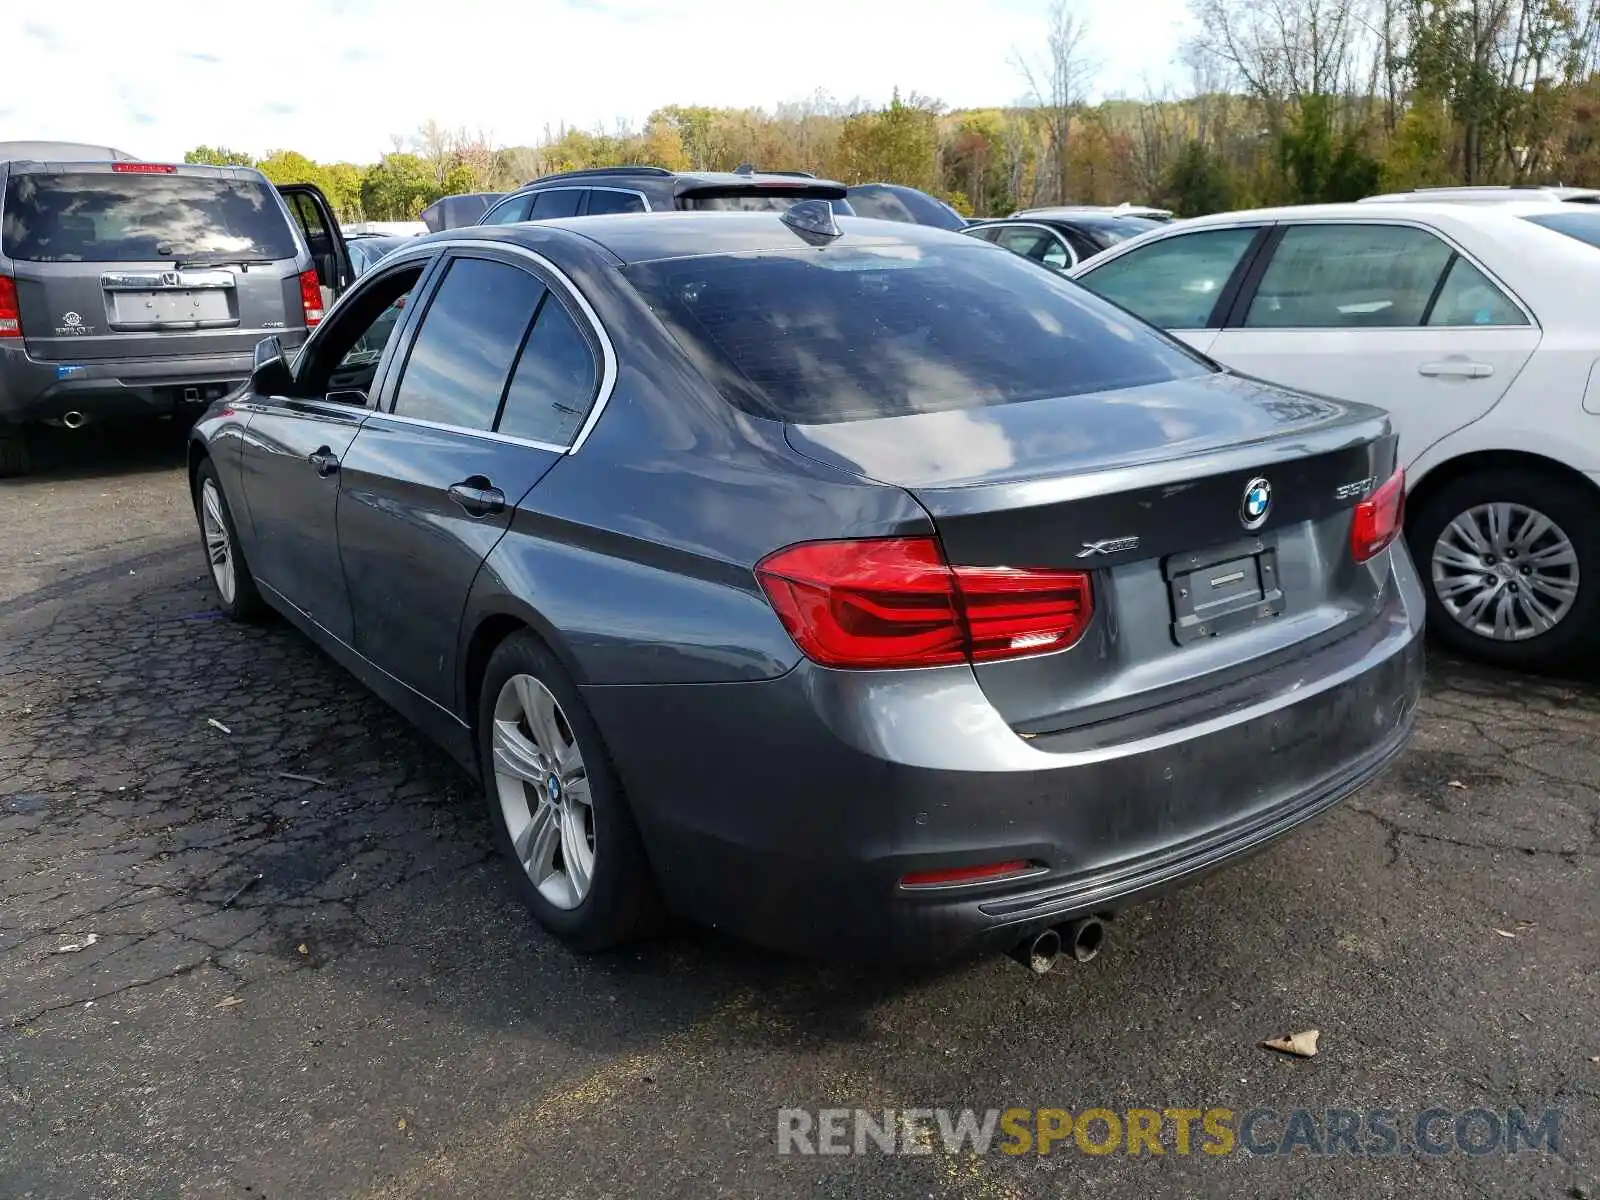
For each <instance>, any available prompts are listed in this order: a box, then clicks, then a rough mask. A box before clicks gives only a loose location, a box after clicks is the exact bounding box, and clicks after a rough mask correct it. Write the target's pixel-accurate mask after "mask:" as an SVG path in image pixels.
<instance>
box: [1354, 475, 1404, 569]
mask: <svg viewBox="0 0 1600 1200" xmlns="http://www.w3.org/2000/svg"><path fill="white" fill-rule="evenodd" d="M1405 515H1406V473H1405V469H1404V468H1403V467H1402V468H1396V470H1395V473H1394V474H1393V475H1391V476H1389V480H1388V482H1387V483H1385V484H1384V485H1383V486H1382V487H1380V488H1379V489H1378V490H1377V491H1375V492H1373V493H1372V495H1370V496H1368V497H1367V498H1366V499H1365V500H1363V501H1362V502H1361V503H1360V504H1358V505H1356V510H1355V516H1354V518H1353V519H1352V520H1351V522H1350V553H1351V555H1352V556H1353V557H1354V558H1355V560H1356V561H1357V562H1358V563H1363V562H1366V561H1367V560H1368V559H1369V558H1373V557H1375V556H1376V555H1378V554H1381V553H1382V552H1383V550H1384V548H1385V547H1386V546H1388V544H1389V543H1390V542H1392V541H1394V539H1395V538H1396V537H1398V536H1399V534H1400V527H1401V526H1402V525H1403V524H1404V523H1405Z"/></svg>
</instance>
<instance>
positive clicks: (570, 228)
mask: <svg viewBox="0 0 1600 1200" xmlns="http://www.w3.org/2000/svg"><path fill="white" fill-rule="evenodd" d="M782 218H783V214H782V213H773V212H705V211H700V212H652V213H616V214H611V213H608V214H606V215H603V216H592V217H555V218H551V219H548V220H543V221H529V222H524V223H521V224H512V225H494V226H472V227H468V228H463V229H452V230H447V231H445V232H443V233H436V234H430V235H429V236H427V237H423V238H416V239H414V241H415V243H416V244H419V245H420V244H427V243H430V242H451V241H460V240H482V239H483V238H484V237H485V236H492V237H493V240H497V241H498V240H505V241H511V242H515V243H517V244H519V245H523V246H526V247H527V248H529V249H534V250H538V249H541V248H542V247H545V246H548V245H549V241H550V239H549V232H550V231H552V230H559V231H561V232H563V233H567V234H571V235H574V236H577V237H581V238H583V239H584V240H585V241H588V242H592V243H594V244H595V245H598V246H600V247H601V248H602V249H604V250H606V251H608V252H609V253H610V254H611V255H612V256H613V257H615V258H617V259H620V260H621V261H622V262H623V263H624V264H633V263H641V262H655V261H659V260H661V259H669V258H694V257H699V256H704V255H724V254H751V253H758V252H760V251H764V250H803V249H805V247H806V246H807V244H808V243H807V242H806V241H805V239H804V238H802V237H801V236H800V234H798V233H797V232H796V231H795V230H793V229H791V228H790V227H789V226H788V225H786V224H784V222H783V219H782ZM836 220H837V222H838V226H839V229H840V230H841V231H842V234H843V236H842V238H841V239H840V244H843V245H846V246H913V245H921V244H924V243H927V242H943V243H945V244H950V243H951V242H954V243H955V244H957V245H971V244H972V239H970V238H967V237H964V236H963V235H961V234H959V233H955V232H952V231H950V230H945V229H936V228H934V227H933V226H931V225H914V224H912V223H910V222H908V221H875V220H871V219H869V218H867V217H837V218H836ZM491 231H493V232H492V234H491Z"/></svg>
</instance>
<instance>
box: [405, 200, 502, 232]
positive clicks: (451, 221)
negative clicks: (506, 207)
mask: <svg viewBox="0 0 1600 1200" xmlns="http://www.w3.org/2000/svg"><path fill="white" fill-rule="evenodd" d="M504 196H505V193H504V192H467V193H464V194H463V195H459V196H443V197H441V198H440V199H438V200H435V201H434V202H433V203H432V204H430V205H428V207H427V208H425V209H423V210H422V218H421V220H422V223H423V225H424V226H426V228H427V229H428V231H429V232H431V233H439V232H440V231H441V230H445V229H461V228H463V227H464V226H467V225H476V224H477V223H478V222H479V221H481V220H482V219H483V214H484V213H486V212H488V211H489V210H490V209H491V208H493V207H494V206H495V203H496V202H497V201H498V200H500V199H501V198H503V197H504Z"/></svg>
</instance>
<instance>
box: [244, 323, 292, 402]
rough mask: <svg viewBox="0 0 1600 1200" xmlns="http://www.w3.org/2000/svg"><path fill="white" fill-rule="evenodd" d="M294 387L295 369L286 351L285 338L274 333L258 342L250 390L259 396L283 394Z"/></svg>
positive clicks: (251, 370)
mask: <svg viewBox="0 0 1600 1200" xmlns="http://www.w3.org/2000/svg"><path fill="white" fill-rule="evenodd" d="M293 388H294V371H293V370H292V369H291V368H290V366H289V356H288V355H287V354H286V353H284V349H283V339H282V338H280V337H278V336H276V335H274V336H272V337H268V338H262V339H261V340H260V341H259V342H257V343H256V351H255V361H254V363H253V364H252V366H251V368H250V390H251V391H252V392H254V393H255V394H256V395H258V396H283V395H287V394H288V393H289V392H290V391H291V390H292V389H293Z"/></svg>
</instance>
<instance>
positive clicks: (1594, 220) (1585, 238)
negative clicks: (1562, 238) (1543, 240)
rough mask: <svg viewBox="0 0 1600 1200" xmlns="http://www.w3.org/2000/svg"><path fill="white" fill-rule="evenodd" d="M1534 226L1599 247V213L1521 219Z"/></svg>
mask: <svg viewBox="0 0 1600 1200" xmlns="http://www.w3.org/2000/svg"><path fill="white" fill-rule="evenodd" d="M1522 219H1523V220H1524V221H1532V222H1533V223H1534V224H1535V225H1543V226H1544V227H1545V228H1546V229H1553V230H1555V231H1556V232H1557V233H1564V234H1566V235H1567V236H1568V237H1569V238H1574V239H1575V240H1577V241H1580V242H1586V243H1588V244H1589V245H1591V246H1596V247H1600V212H1563V213H1551V214H1550V215H1548V216H1538V217H1523V218H1522Z"/></svg>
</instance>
